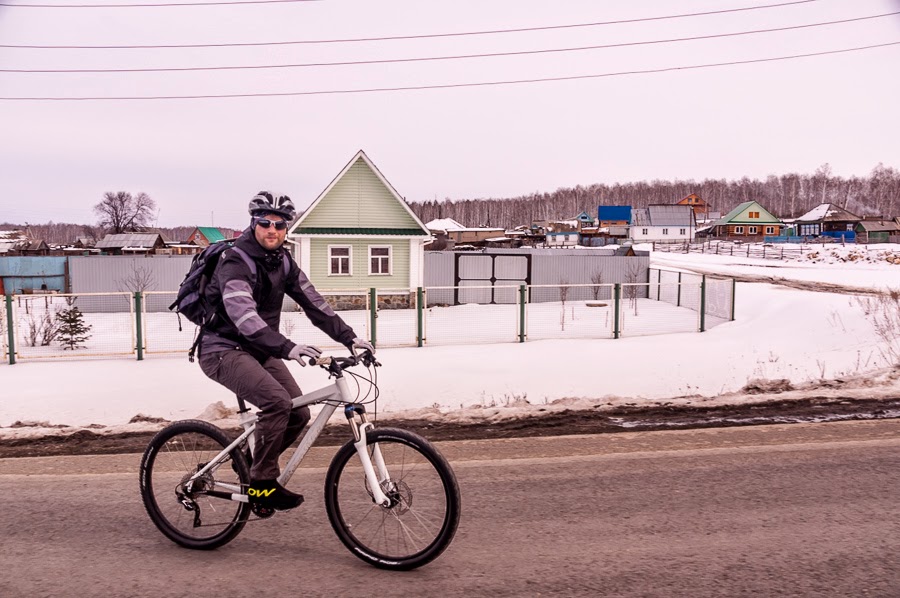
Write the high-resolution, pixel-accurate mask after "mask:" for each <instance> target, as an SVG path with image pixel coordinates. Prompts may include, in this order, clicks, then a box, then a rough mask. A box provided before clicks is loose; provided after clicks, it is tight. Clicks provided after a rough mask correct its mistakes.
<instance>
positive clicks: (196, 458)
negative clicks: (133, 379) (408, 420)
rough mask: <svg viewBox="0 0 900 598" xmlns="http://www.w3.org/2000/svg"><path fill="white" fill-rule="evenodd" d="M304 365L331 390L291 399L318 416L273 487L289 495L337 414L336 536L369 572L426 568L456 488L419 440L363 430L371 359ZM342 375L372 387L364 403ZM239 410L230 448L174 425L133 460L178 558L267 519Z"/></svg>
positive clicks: (447, 534)
mask: <svg viewBox="0 0 900 598" xmlns="http://www.w3.org/2000/svg"><path fill="white" fill-rule="evenodd" d="M310 364H311V365H312V364H315V365H319V366H321V367H323V368H324V369H326V370H327V371H328V373H329V379H331V378H334V382H333V383H331V384H329V385H327V386H325V387H323V388H320V389H318V390H316V391H313V392H310V393H308V394H304V395H302V396H299V397H296V398H295V399H293V406H294V408H297V407H302V406H304V405H321V406H322V408H321V411H320V412H319V414H318V416H317V417H316V418H315V420H314V421H313V422H312V425H311V426H310V427H309V429H308V430H307V431H306V433H305V434H304V435H303V437H302V438H301V440H300V443H299V445H298V446H297V448H296V449H295V450H294V452H293V454H292V455H291V457H290V459H289V461H288V463H287V465H286V466H285V468H284V471H283V472H282V474H281V476H280V477H279V478H278V481H279V482H280V483H281V484H282V485H284V486H287V483H288V481H289V480H290V478H291V476H292V475H293V474H294V472H295V471H296V469H297V467H298V466H299V465H300V462H301V460H302V459H303V457H304V456H305V455H306V454H307V452H308V451H309V449H310V448H311V447H312V445H313V443H314V442H315V441H316V439H317V438H318V436H319V434H320V433H321V432H322V430H323V429H324V428H325V424H326V423H327V422H328V420H329V418H330V417H331V416H332V414H333V413H334V412H335V410H336V409H337V408H338V407H342V408H343V413H344V416H345V417H346V418H347V422H348V423H349V425H350V432H351V433H352V435H353V437H352V439H351V440H349V441H348V442H347V443H346V444H344V445H343V446H342V447H341V448H340V449H339V450H338V451H337V453H336V454H335V456H334V458H333V459H332V461H331V464H330V465H329V467H328V471H327V474H326V476H325V510H326V512H327V514H328V519H329V521H330V522H331V526H332V527H333V528H334V531H335V533H336V534H337V536H338V538H339V539H340V541H341V542H342V543H343V544H344V545H345V546H346V547H347V548H348V549H350V551H351V552H352V553H353V554H354V555H356V556H357V557H359V558H360V559H362V560H363V561H365V562H367V563H369V564H371V565H374V566H376V567H380V568H384V569H394V570H408V569H414V568H416V567H420V566H422V565H425V564H427V563H429V562H431V561H433V560H434V559H435V558H437V557H438V556H439V555H440V554H441V553H442V552H443V551H444V550H445V549H446V548H447V546H448V545H449V544H450V542H451V540H452V539H453V536H454V534H455V533H456V528H457V526H458V524H459V516H460V496H459V486H458V485H457V482H456V477H455V476H454V473H453V470H452V469H451V468H450V465H449V464H448V463H447V460H446V459H445V458H444V457H443V456H442V455H441V453H440V452H439V451H438V450H437V448H435V446H434V445H432V444H431V443H430V442H429V441H427V440H426V439H424V438H422V437H421V436H419V435H418V434H415V433H413V432H409V431H406V430H400V429H395V428H376V427H375V425H374V423H373V422H372V421H369V418H368V414H367V412H366V409H365V404H367V403H375V402H376V401H377V398H378V386H377V375H376V374H375V369H374V368H376V367H378V366H380V365H381V364H380V363H378V362H377V361H376V360H375V358H374V357H373V356H372V355H371V354H370V353H364V354H362V355H360V356H357V355H353V356H351V357H335V356H331V357H320V358H318V359H316V360H310ZM358 364H363V365H364V366H365V367H366V369H367V370H368V371H369V373H370V376H369V377H368V378H367V377H365V376H364V375H359V374H356V373H353V372H350V371H346V372H345V370H347V368H350V367H353V366H355V365H358ZM345 373H346V374H350V375H352V376H353V377H354V378H356V379H357V380H361V381H365V382H368V383H369V384H370V386H369V392H368V393H367V394H366V396H364V397H362V398H360V396H359V395H360V394H361V391H360V392H357V393H356V395H357V396H355V397H354V396H353V394H352V393H351V390H350V387H349V385H348V382H347V379H346V378H345V376H344V374H345ZM358 388H360V387H359V386H358ZM373 389H374V395H373V396H374V398H372V399H369V398H368V397H369V395H370V394H372V391H373ZM238 405H239V414H240V422H241V426H242V427H243V429H244V432H243V433H242V434H240V435H239V436H238V437H237V438H235V439H231V438H229V437H228V435H227V434H226V433H225V432H224V431H223V430H221V429H220V428H218V427H216V426H214V425H213V424H211V423H209V422H206V421H201V420H184V421H177V422H173V423H172V424H170V425H168V426H166V427H165V428H163V429H162V430H160V431H159V432H158V433H157V434H156V435H155V436H154V437H153V439H152V440H151V441H150V444H149V445H148V447H147V450H146V451H145V452H144V455H143V458H142V459H141V467H140V488H141V497H142V499H143V502H144V507H145V508H146V510H147V514H148V515H149V516H150V519H151V520H152V521H153V523H154V524H155V525H156V527H157V528H159V530H160V531H161V532H162V533H163V534H164V535H165V536H166V537H168V538H169V539H170V540H172V541H174V542H175V543H177V544H179V545H181V546H184V547H186V548H193V549H213V548H217V547H219V546H222V545H224V544H226V543H228V542H230V541H231V540H233V539H234V538H235V537H236V536H237V535H238V534H239V533H240V532H241V530H242V529H243V528H244V525H245V524H246V523H247V522H248V521H254V520H256V519H266V518H269V517H271V516H273V515H274V514H275V511H272V510H271V509H266V508H264V507H261V506H259V505H257V504H254V503H250V502H249V499H248V497H247V488H248V486H249V484H250V467H249V465H248V460H247V456H245V455H246V454H252V452H249V453H248V452H246V451H252V448H253V443H254V434H253V432H254V430H255V429H256V421H257V417H256V415H254V414H253V413H251V412H250V410H249V409H247V408H246V405H245V404H244V402H243V401H242V400H241V399H240V397H238ZM376 405H377V403H376ZM376 414H377V411H376ZM354 456H355V457H356V459H354ZM253 516H255V517H253Z"/></svg>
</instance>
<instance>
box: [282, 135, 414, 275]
mask: <svg viewBox="0 0 900 598" xmlns="http://www.w3.org/2000/svg"><path fill="white" fill-rule="evenodd" d="M288 238H289V240H290V241H292V242H293V243H294V251H295V257H296V259H297V263H298V264H300V267H301V268H302V269H303V271H304V272H306V273H307V275H308V276H309V278H310V280H311V281H312V283H313V284H314V285H316V288H317V289H319V290H320V291H343V290H347V291H350V290H353V291H356V290H365V289H370V288H376V289H379V291H382V290H398V291H412V292H415V289H416V288H417V287H420V286H423V277H424V269H423V263H424V243H425V241H427V240H429V239H430V238H431V235H430V233H429V232H428V229H427V228H426V227H425V225H424V224H423V223H422V221H421V220H419V218H418V217H417V216H416V215H415V214H414V213H413V211H412V210H411V209H410V208H409V206H408V205H407V204H406V202H405V201H404V200H403V197H401V196H400V194H399V193H397V191H396V189H394V187H393V185H391V184H390V183H389V182H388V181H387V179H385V178H384V175H382V174H381V172H380V171H379V170H378V168H377V167H376V166H375V165H374V164H373V163H372V161H371V160H370V159H369V157H368V156H367V155H366V154H365V152H363V151H362V150H360V151H359V152H358V153H357V154H356V155H355V156H353V159H352V160H350V162H349V163H348V164H347V166H345V167H344V169H343V170H342V171H341V172H340V173H339V174H338V175H337V176H336V177H335V178H334V180H333V181H331V183H330V184H329V185H328V186H327V187H326V188H325V190H324V191H322V193H321V194H320V195H319V197H318V198H317V199H316V200H315V201H314V202H313V203H312V205H311V206H310V207H309V209H307V210H306V211H305V212H304V213H303V214H302V215H301V216H300V217H299V218H298V219H297V220H296V222H294V224H293V225H292V226H291V230H290V232H289V237H288Z"/></svg>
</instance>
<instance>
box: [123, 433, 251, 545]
mask: <svg viewBox="0 0 900 598" xmlns="http://www.w3.org/2000/svg"><path fill="white" fill-rule="evenodd" d="M187 433H195V434H203V435H206V436H208V437H209V438H210V439H212V440H214V441H216V442H218V443H219V444H220V445H221V446H222V448H225V447H227V446H228V445H229V444H231V443H232V441H233V440H232V439H229V438H228V436H226V434H225V432H223V431H222V430H221V429H220V428H217V427H216V426H214V425H213V424H211V423H209V422H205V421H202V420H183V421H177V422H174V423H172V424H170V425H168V426H166V427H165V428H163V429H162V430H160V431H159V432H157V433H156V435H155V436H154V437H153V438H152V439H151V440H150V443H149V444H148V445H147V449H146V450H145V451H144V455H143V457H142V458H141V468H140V488H141V499H142V500H143V503H144V509H145V510H146V511H147V515H149V516H150V520H151V521H153V524H154V525H156V527H157V529H159V531H160V532H162V533H163V535H165V536H166V537H167V538H169V539H170V540H172V541H173V542H175V543H176V544H178V545H180V546H184V547H185V548H191V549H194V550H212V549H214V548H218V547H220V546H223V545H225V544H227V543H228V542H230V541H231V540H233V539H234V538H235V536H237V535H238V534H239V533H240V532H241V530H242V529H243V528H244V525H245V524H246V523H247V518H248V517H249V514H250V505H249V503H244V502H242V503H239V507H238V510H237V512H236V514H235V517H234V520H233V521H232V522H231V523H230V524H228V525H226V527H225V528H224V529H223V530H222V532H221V533H219V534H216V535H214V536H211V537H209V538H206V539H202V540H201V539H197V538H192V537H190V536H186V535H184V534H182V533H180V532H179V531H178V529H177V528H176V527H174V526H173V525H171V524H170V523H169V521H168V519H167V518H166V516H165V515H163V513H162V512H161V511H160V509H159V506H158V505H157V504H156V496H155V495H154V493H153V465H154V463H155V461H156V455H157V454H158V452H159V449H160V448H161V447H162V446H163V445H164V444H165V443H166V442H167V441H169V440H171V439H172V438H173V437H175V436H177V435H179V434H187ZM231 458H232V460H233V463H234V465H235V467H236V469H237V471H236V473H237V475H238V478H239V479H240V482H241V484H242V485H247V484H249V482H250V468H249V466H248V465H247V461H246V459H245V458H244V455H243V454H242V453H241V451H240V450H238V449H235V450H234V451H232V454H231ZM229 466H230V464H229Z"/></svg>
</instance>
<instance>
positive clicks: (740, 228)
mask: <svg viewBox="0 0 900 598" xmlns="http://www.w3.org/2000/svg"><path fill="white" fill-rule="evenodd" d="M734 234H736V235H743V234H744V227H743V226H735V227H734Z"/></svg>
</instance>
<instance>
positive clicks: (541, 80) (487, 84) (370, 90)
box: [0, 41, 900, 102]
mask: <svg viewBox="0 0 900 598" xmlns="http://www.w3.org/2000/svg"><path fill="white" fill-rule="evenodd" d="M897 45H900V41H895V42H887V43H883V44H873V45H870V46H857V47H853V48H843V49H840V50H825V51H822V52H810V53H808V54H792V55H788V56H775V57H772V58H754V59H750V60H734V61H730V62H714V63H707V64H694V65H687V66H671V67H664V68H658V69H644V70H634V71H618V72H612V73H596V74H590V75H569V76H563V77H543V78H535V79H515V80H508V81H483V82H477V83H447V84H443V85H413V86H408V87H370V88H362V89H330V90H318V91H286V92H267V93H266V92H257V93H226V94H203V95H183V96H106V97H104V96H96V97H0V101H35V102H36V101H104V100H106V101H110V100H113V101H129V100H201V99H225V98H263V97H288V96H318V95H340V94H356V93H374V92H393V91H420V90H426V89H454V88H461V87H490V86H499V85H517V84H524V83H545V82H554V81H577V80H582V79H600V78H605V77H621V76H625V75H648V74H653V73H667V72H672V71H687V70H697V69H705V68H714V67H723V66H737V65H743V64H754V63H762V62H777V61H781V60H794V59H797V58H810V57H814V56H828V55H831V54H844V53H848V52H859V51H862V50H872V49H875V48H886V47H888V46H897Z"/></svg>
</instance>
